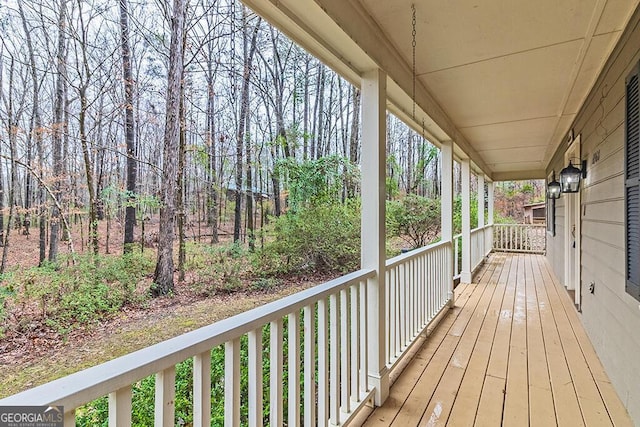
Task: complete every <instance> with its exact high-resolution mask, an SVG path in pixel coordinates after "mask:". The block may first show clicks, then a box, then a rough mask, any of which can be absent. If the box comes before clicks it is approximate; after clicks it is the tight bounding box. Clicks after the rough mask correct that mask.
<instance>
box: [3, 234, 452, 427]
mask: <svg viewBox="0 0 640 427" xmlns="http://www.w3.org/2000/svg"><path fill="white" fill-rule="evenodd" d="M452 252H453V249H452V244H451V242H442V243H437V244H434V245H431V246H427V247H424V248H421V249H417V250H415V251H412V252H409V253H407V254H403V255H400V256H398V257H396V258H394V259H391V260H389V261H387V263H386V291H387V303H386V307H385V308H386V311H385V313H386V316H387V318H386V324H387V333H386V334H385V335H386V339H385V342H384V345H385V349H386V351H385V354H386V361H385V362H386V364H387V366H388V367H389V368H392V367H393V366H395V364H397V363H398V362H399V361H400V360H401V359H402V357H403V355H405V354H407V351H408V350H409V349H410V347H411V346H412V344H413V343H415V342H416V338H417V337H418V336H419V335H420V334H421V333H422V332H423V331H424V329H425V328H426V327H427V326H429V325H430V324H431V322H433V320H434V319H435V318H436V317H437V315H438V314H439V313H440V312H441V311H442V310H443V309H444V308H445V307H447V305H448V303H449V301H450V298H451V294H450V291H451V282H452V262H453V253H452ZM373 277H375V271H373V270H361V271H358V272H355V273H351V274H348V275H346V276H343V277H340V278H338V279H335V280H332V281H330V282H328V283H325V284H323V285H319V286H316V287H314V288H311V289H308V290H305V291H302V292H299V293H297V294H295V295H291V296H289V297H286V298H283V299H281V300H279V301H275V302H272V303H270V304H266V305H264V306H262V307H259V308H256V309H253V310H250V311H248V312H245V313H242V314H239V315H237V316H234V317H231V318H229V319H226V320H222V321H220V322H217V323H215V324H213V325H210V326H206V327H204V328H201V329H198V330H196V331H193V332H189V333H187V334H184V335H181V336H179V337H176V338H173V339H171V340H168V341H164V342H162V343H159V344H156V345H154V346H151V347H148V348H145V349H142V350H140V351H137V352H134V353H131V354H128V355H126V356H123V357H121V358H118V359H115V360H112V361H110V362H107V363H104V364H102V365H99V366H95V367H93V368H90V369H87V370H85V371H82V372H78V373H76V374H73V375H70V376H68V377H64V378H61V379H59V380H56V381H53V382H51V383H48V384H45V385H42V386H40V387H36V388H34V389H31V390H27V391H25V392H23V393H20V394H17V395H14V396H10V397H8V398H6V399H3V400H0V405H24V404H31V405H63V406H64V408H65V412H66V414H65V426H67V427H69V426H74V425H75V410H76V409H77V408H79V407H81V406H82V405H84V404H86V403H88V402H91V401H93V400H95V399H97V398H100V397H103V396H107V395H108V396H109V426H117V427H127V426H130V425H131V408H132V384H135V383H137V382H138V381H140V380H142V379H143V378H145V377H148V376H150V375H155V377H156V386H155V390H156V391H155V425H156V426H172V425H174V423H175V420H174V419H175V412H174V411H175V407H174V405H175V403H174V402H175V398H176V396H175V378H176V377H175V375H176V365H177V364H179V363H180V362H183V361H184V360H186V359H189V358H193V384H194V389H193V400H192V402H191V404H192V405H193V406H192V409H193V416H194V422H193V425H194V426H209V425H210V424H211V385H212V378H211V351H212V349H214V348H216V347H218V346H221V345H224V354H225V356H224V408H225V409H224V417H225V425H226V426H234V427H235V426H239V425H240V423H241V402H246V403H247V407H248V419H247V420H245V419H243V420H242V423H243V424H244V423H248V425H250V426H261V425H263V423H264V422H265V419H264V415H263V407H264V404H265V399H264V397H263V391H262V390H263V372H262V370H263V366H268V369H269V372H268V375H266V378H268V379H269V386H270V387H269V389H270V396H269V397H268V403H269V405H270V407H269V413H270V415H269V424H270V425H273V426H280V425H284V424H285V423H287V425H305V426H312V425H316V423H317V424H318V425H322V426H325V425H344V424H345V423H348V422H349V420H351V419H352V417H354V416H355V415H356V414H357V413H358V412H359V410H360V409H361V408H363V407H364V405H365V404H366V402H367V401H369V400H370V399H371V398H372V396H373V394H374V392H375V390H372V389H371V388H370V387H369V384H368V372H367V370H368V360H367V351H366V349H367V345H368V336H369V335H368V334H369V332H370V331H369V330H368V327H367V281H368V280H369V279H371V278H373ZM263 330H268V332H269V339H268V340H269V341H268V344H266V345H264V347H268V348H269V351H268V355H266V352H265V348H263ZM371 332H372V333H373V332H375V331H371ZM285 335H286V339H285ZM284 341H287V343H288V346H287V347H288V348H287V350H286V351H285V350H284V349H283V342H284ZM300 344H302V346H303V347H302V348H303V351H302V352H301V350H300ZM243 352H244V354H247V355H248V357H247V360H246V361H243V358H242V357H241V355H242V354H243ZM285 358H286V360H287V362H288V363H286V369H287V370H288V372H287V373H288V375H287V376H286V378H287V379H286V380H285V379H284V377H285V376H284V375H283V370H284V369H285V363H284V361H285ZM263 359H264V360H263ZM266 360H268V363H265V362H266ZM243 363H245V365H242V367H241V364H243ZM316 363H317V368H316ZM243 370H244V372H245V375H248V382H247V392H246V393H245V395H243V396H241V390H242V386H241V377H242V372H243ZM285 386H286V388H287V390H288V394H287V396H283V392H284V388H285ZM301 390H303V391H304V393H303V394H301ZM301 396H304V397H303V398H301ZM183 398H184V397H183ZM285 413H286V414H287V420H284V419H283V417H284V414H285ZM246 416H247V415H245V417H246Z"/></svg>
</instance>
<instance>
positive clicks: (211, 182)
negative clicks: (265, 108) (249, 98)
mask: <svg viewBox="0 0 640 427" xmlns="http://www.w3.org/2000/svg"><path fill="white" fill-rule="evenodd" d="M216 12H217V10H216V9H214V8H212V9H211V14H212V15H213V14H214V13H216ZM215 55H216V50H215V44H214V43H213V40H212V39H209V40H208V42H207V72H206V75H207V124H206V138H207V157H208V164H207V169H206V171H207V174H206V176H207V223H208V225H209V226H210V227H211V244H212V245H213V244H215V243H218V240H219V239H218V188H219V185H218V174H217V166H216V163H217V159H216V155H217V153H216V143H217V141H216V117H215V90H214V86H213V85H214V78H215V69H214V66H213V64H214V56H215Z"/></svg>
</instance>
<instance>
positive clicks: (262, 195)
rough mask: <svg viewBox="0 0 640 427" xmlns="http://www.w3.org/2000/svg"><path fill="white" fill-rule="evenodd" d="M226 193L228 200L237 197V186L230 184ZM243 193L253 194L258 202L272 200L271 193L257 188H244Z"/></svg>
mask: <svg viewBox="0 0 640 427" xmlns="http://www.w3.org/2000/svg"><path fill="white" fill-rule="evenodd" d="M226 192H227V198H228V199H231V198H233V197H235V195H236V185H235V184H234V183H232V182H230V183H229V185H227V188H226ZM241 193H242V194H245V195H246V194H247V193H249V194H252V195H253V197H254V198H255V199H256V200H260V199H263V200H269V199H271V195H270V194H269V193H267V192H264V191H260V189H258V188H255V187H253V188H251V189H248V188H246V187H243V188H242V191H241Z"/></svg>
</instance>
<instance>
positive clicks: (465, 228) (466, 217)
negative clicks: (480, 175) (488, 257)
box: [460, 159, 471, 283]
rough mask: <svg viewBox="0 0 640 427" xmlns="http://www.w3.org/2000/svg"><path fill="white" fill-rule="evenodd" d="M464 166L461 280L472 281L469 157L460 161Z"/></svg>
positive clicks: (464, 281) (463, 281)
mask: <svg viewBox="0 0 640 427" xmlns="http://www.w3.org/2000/svg"><path fill="white" fill-rule="evenodd" d="M460 166H461V167H462V270H461V271H460V282H461V283H471V189H470V179H469V178H470V164H469V159H462V160H461V161H460Z"/></svg>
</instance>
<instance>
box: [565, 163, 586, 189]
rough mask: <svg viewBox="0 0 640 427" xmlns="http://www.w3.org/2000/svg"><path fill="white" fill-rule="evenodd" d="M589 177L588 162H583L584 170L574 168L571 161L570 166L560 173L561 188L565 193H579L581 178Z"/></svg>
mask: <svg viewBox="0 0 640 427" xmlns="http://www.w3.org/2000/svg"><path fill="white" fill-rule="evenodd" d="M586 177H587V161H586V160H583V161H582V169H578V168H577V167H575V166H573V163H572V162H571V160H569V166H567V167H566V168H564V169H562V171H561V172H560V188H561V190H562V192H563V193H577V192H578V191H580V181H581V178H586Z"/></svg>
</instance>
